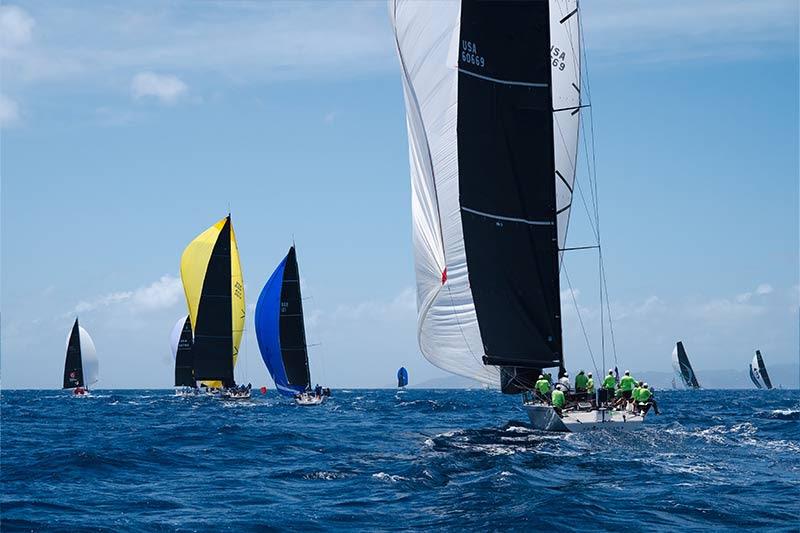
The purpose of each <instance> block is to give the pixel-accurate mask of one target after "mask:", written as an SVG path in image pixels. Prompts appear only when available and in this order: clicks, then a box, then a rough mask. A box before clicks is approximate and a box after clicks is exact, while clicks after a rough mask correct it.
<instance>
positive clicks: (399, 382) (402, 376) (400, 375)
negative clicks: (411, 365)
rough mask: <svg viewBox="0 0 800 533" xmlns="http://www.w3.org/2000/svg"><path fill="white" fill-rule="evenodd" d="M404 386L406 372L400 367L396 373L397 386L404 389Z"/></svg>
mask: <svg viewBox="0 0 800 533" xmlns="http://www.w3.org/2000/svg"><path fill="white" fill-rule="evenodd" d="M406 385H408V370H406V367H404V366H401V367H400V370H398V371H397V386H398V387H405V386H406Z"/></svg>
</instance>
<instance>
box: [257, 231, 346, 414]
mask: <svg viewBox="0 0 800 533" xmlns="http://www.w3.org/2000/svg"><path fill="white" fill-rule="evenodd" d="M255 327H256V338H257V340H258V348H259V351H260V352H261V358H262V359H263V360H264V364H265V365H266V367H267V370H268V371H269V374H270V376H272V380H273V381H274V382H275V388H276V389H277V390H278V392H279V393H280V394H281V395H283V396H287V397H290V398H294V400H295V402H296V403H297V404H298V405H319V404H321V403H322V402H323V401H324V400H325V397H326V396H327V395H329V394H330V390H329V389H322V388H321V387H319V386H317V387H316V389H315V390H312V389H311V370H310V367H309V363H308V345H307V343H306V328H305V322H304V320H303V299H302V296H301V294H300V270H299V267H298V264H297V253H296V251H295V247H294V245H293V246H292V247H291V248H289V253H287V254H286V257H284V258H283V260H282V261H281V262H280V264H279V265H278V267H277V268H276V269H275V271H274V272H273V273H272V275H271V276H270V278H269V280H267V283H266V284H265V285H264V288H263V289H262V291H261V294H260V295H259V297H258V303H257V304H256V312H255ZM326 392H327V394H326Z"/></svg>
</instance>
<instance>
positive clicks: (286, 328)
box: [279, 246, 311, 388]
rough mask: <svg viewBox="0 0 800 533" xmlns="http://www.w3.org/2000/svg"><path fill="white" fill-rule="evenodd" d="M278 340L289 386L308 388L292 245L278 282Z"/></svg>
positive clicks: (306, 350)
mask: <svg viewBox="0 0 800 533" xmlns="http://www.w3.org/2000/svg"><path fill="white" fill-rule="evenodd" d="M280 305H281V308H280V319H279V322H280V341H281V357H282V358H283V367H284V368H285V369H286V378H287V379H288V380H289V383H290V384H291V385H297V386H302V387H306V388H307V387H309V386H310V385H311V374H310V371H309V368H308V348H307V346H306V328H305V323H304V322H303V298H302V296H301V294H300V271H299V268H298V266H297V254H296V252H295V249H294V246H292V247H291V248H289V254H288V255H287V256H286V266H285V267H284V270H283V281H282V283H281V303H280Z"/></svg>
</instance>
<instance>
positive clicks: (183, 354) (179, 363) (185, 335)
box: [170, 315, 197, 396]
mask: <svg viewBox="0 0 800 533" xmlns="http://www.w3.org/2000/svg"><path fill="white" fill-rule="evenodd" d="M192 342H193V340H192V321H191V319H190V318H189V316H188V315H187V316H184V317H182V318H180V319H179V320H178V321H177V322H176V323H175V326H174V327H173V328H172V333H171V335H170V347H171V348H172V358H173V359H174V360H175V387H177V388H178V390H177V391H176V394H177V395H178V396H187V395H189V394H191V395H194V394H195V393H196V389H197V382H196V381H195V379H194V366H193V365H192Z"/></svg>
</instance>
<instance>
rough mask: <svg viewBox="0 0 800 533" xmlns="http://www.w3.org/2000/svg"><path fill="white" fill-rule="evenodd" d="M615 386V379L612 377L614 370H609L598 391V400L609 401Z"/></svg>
mask: <svg viewBox="0 0 800 533" xmlns="http://www.w3.org/2000/svg"><path fill="white" fill-rule="evenodd" d="M616 387H617V380H616V379H614V371H613V370H609V371H608V375H607V376H606V378H605V379H604V380H603V387H602V389H601V391H600V402H601V403H606V402H610V401H611V398H612V396H613V394H614V393H613V391H614V389H615V388H616Z"/></svg>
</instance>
